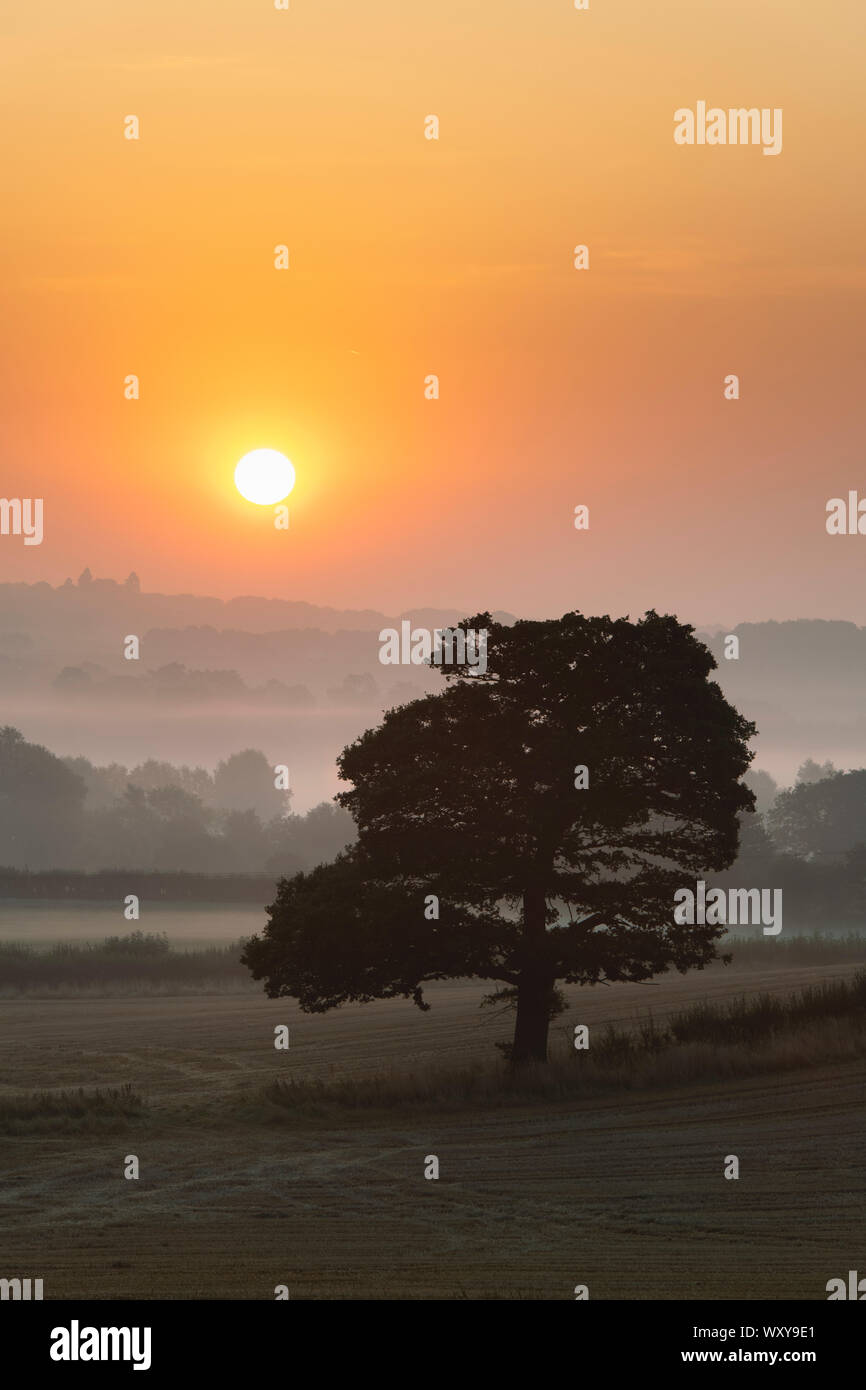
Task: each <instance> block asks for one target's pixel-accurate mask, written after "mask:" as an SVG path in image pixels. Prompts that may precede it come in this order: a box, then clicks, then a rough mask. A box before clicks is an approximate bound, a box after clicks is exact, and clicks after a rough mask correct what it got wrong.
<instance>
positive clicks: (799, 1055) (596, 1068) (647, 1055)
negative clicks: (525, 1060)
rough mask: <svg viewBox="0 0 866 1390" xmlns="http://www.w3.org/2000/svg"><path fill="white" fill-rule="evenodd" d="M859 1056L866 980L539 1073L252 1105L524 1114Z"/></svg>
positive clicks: (348, 1085)
mask: <svg viewBox="0 0 866 1390" xmlns="http://www.w3.org/2000/svg"><path fill="white" fill-rule="evenodd" d="M864 1055H866V971H860V972H859V973H858V974H857V975H856V976H855V977H854V979H853V980H852V981H850V982H846V981H833V982H829V983H825V984H821V985H813V986H808V987H807V988H805V989H802V990H800V991H798V993H796V994H794V995H791V996H790V997H789V998H787V999H776V998H774V997H772V996H770V995H767V994H761V995H758V996H757V998H751V999H745V998H743V999H735V1000H731V1001H728V1002H726V1003H723V1004H718V1005H714V1004H709V1003H707V1002H702V1003H699V1004H695V1005H693V1006H692V1007H691V1008H689V1009H685V1010H683V1011H682V1012H681V1013H678V1014H674V1015H672V1016H671V1018H670V1020H669V1022H668V1023H667V1024H666V1025H658V1024H656V1023H655V1022H654V1020H653V1019H652V1016H651V1015H650V1016H647V1017H646V1018H644V1019H641V1020H639V1021H638V1024H637V1027H636V1028H635V1029H634V1030H625V1029H620V1028H617V1027H615V1026H614V1025H612V1024H608V1025H607V1027H606V1028H604V1029H603V1030H601V1031H600V1033H599V1036H598V1037H597V1038H593V1037H592V1035H591V1036H590V1046H589V1048H588V1049H586V1050H582V1051H575V1050H572V1051H571V1052H570V1053H565V1054H563V1053H559V1054H558V1055H554V1056H553V1057H552V1059H551V1061H549V1062H548V1063H547V1065H546V1066H534V1067H525V1068H520V1069H516V1070H512V1069H511V1068H507V1067H503V1066H502V1065H498V1066H497V1065H493V1064H486V1065H481V1066H473V1067H461V1068H450V1069H445V1068H443V1069H440V1070H435V1069H429V1068H425V1070H424V1071H423V1072H419V1073H414V1072H398V1071H396V1070H393V1071H389V1072H386V1073H383V1074H382V1075H381V1076H378V1077H371V1078H367V1079H363V1080H345V1081H296V1080H277V1081H273V1082H271V1083H270V1084H269V1085H267V1086H264V1087H262V1088H261V1089H260V1090H259V1092H258V1093H257V1095H256V1096H255V1098H254V1099H253V1101H252V1102H251V1104H252V1107H253V1111H254V1112H255V1115H256V1117H257V1118H259V1119H262V1120H264V1121H266V1122H276V1123H278V1122H285V1121H287V1120H288V1121H293V1120H300V1121H304V1120H327V1119H329V1118H335V1119H336V1118H340V1119H344V1118H345V1117H346V1114H347V1113H351V1112H356V1113H360V1114H367V1115H369V1114H371V1113H374V1112H379V1113H381V1114H386V1113H387V1112H389V1111H395V1110H399V1111H400V1112H401V1113H403V1114H412V1113H419V1112H425V1111H429V1110H437V1111H439V1110H464V1109H469V1108H472V1109H475V1108H478V1107H481V1106H484V1105H485V1104H487V1105H491V1106H493V1105H496V1106H502V1105H506V1106H507V1105H525V1104H527V1103H534V1102H539V1101H545V1102H550V1101H559V1100H566V1099H569V1098H573V1097H580V1096H584V1095H585V1096H591V1095H595V1094H598V1093H603V1092H610V1091H617V1090H643V1089H653V1088H658V1087H663V1086H676V1085H684V1084H694V1083H696V1082H714V1081H720V1080H728V1079H731V1078H735V1077H743V1076H750V1075H755V1074H757V1073H760V1072H766V1071H784V1070H788V1069H790V1068H792V1067H802V1066H809V1065H814V1063H815V1062H817V1061H822V1062H823V1061H827V1060H829V1059H836V1060H838V1059H843V1058H844V1059H853V1058H857V1057H860V1056H864Z"/></svg>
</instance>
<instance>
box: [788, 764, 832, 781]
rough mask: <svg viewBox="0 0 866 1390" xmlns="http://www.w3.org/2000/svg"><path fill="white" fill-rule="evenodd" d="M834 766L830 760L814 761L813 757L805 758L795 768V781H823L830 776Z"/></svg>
mask: <svg viewBox="0 0 866 1390" xmlns="http://www.w3.org/2000/svg"><path fill="white" fill-rule="evenodd" d="M835 772H836V768H835V767H834V766H833V764H832V763H831V762H826V763H816V762H815V760H814V758H807V759H806V761H805V762H804V763H801V764H800V767H799V768H798V769H797V782H798V784H799V783H802V782H806V783H808V782H823V780H824V779H825V778H826V777H832V776H833V775H834V773H835Z"/></svg>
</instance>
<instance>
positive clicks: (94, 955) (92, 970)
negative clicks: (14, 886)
mask: <svg viewBox="0 0 866 1390" xmlns="http://www.w3.org/2000/svg"><path fill="white" fill-rule="evenodd" d="M242 949H243V942H232V943H231V944H229V945H227V946H206V947H203V948H202V949H201V950H194V951H176V950H173V949H172V947H171V945H170V943H169V941H168V938H167V937H166V936H165V935H164V934H162V935H160V934H158V933H154V934H146V933H144V932H140V931H136V932H132V933H130V934H129V935H128V936H109V937H106V938H105V939H104V940H103V941H101V942H99V943H95V944H80V943H75V944H67V943H62V942H61V943H57V944H54V945H52V946H49V947H48V948H47V949H44V950H39V949H38V948H37V947H34V946H30V945H23V944H22V943H20V942H5V943H3V942H0V997H5V998H14V997H15V996H17V995H21V994H29V995H36V996H40V995H41V996H43V997H45V996H47V997H52V996H53V997H58V998H59V997H63V996H69V995H72V996H73V997H74V996H77V995H84V996H86V995H88V994H91V995H101V996H105V995H111V996H114V995H140V994H161V993H175V994H177V993H202V992H211V991H213V990H219V991H222V990H225V991H230V992H232V993H234V992H236V991H239V990H241V991H242V990H244V989H245V987H250V988H252V982H251V980H250V975H249V972H248V971H247V970H246V968H245V967H244V966H242V965H241V964H240V954H241V951H242Z"/></svg>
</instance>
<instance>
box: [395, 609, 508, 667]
mask: <svg viewBox="0 0 866 1390" xmlns="http://www.w3.org/2000/svg"><path fill="white" fill-rule="evenodd" d="M379 642H380V644H381V645H380V647H379V660H380V661H381V663H382V665H383V666H426V665H429V664H430V662H431V661H435V663H436V664H437V666H474V667H476V669H477V670H478V673H479V675H482V676H483V675H484V673H485V671H486V670H487V631H486V629H482V630H481V631H480V632H476V631H475V629H474V628H466V629H464V628H462V627H435V628H433V629H432V630H431V629H430V628H427V627H416V628H413V627H412V624H411V623H410V622H409V621H408V619H405V618H404V619H403V621H402V622H401V624H400V631H399V632H398V631H397V629H396V628H395V627H383V628H382V631H381V632H380V633H379Z"/></svg>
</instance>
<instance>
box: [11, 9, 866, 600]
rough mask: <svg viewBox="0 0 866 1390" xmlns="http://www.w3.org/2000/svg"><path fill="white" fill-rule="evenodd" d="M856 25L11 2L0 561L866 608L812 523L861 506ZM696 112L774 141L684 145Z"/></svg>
mask: <svg viewBox="0 0 866 1390" xmlns="http://www.w3.org/2000/svg"><path fill="white" fill-rule="evenodd" d="M9 8H10V7H8V6H7V11H8V9H9ZM864 40H866V19H864V8H863V5H862V3H860V0H857V2H856V3H855V0H830V2H829V3H822V4H820V5H818V4H815V3H813V0H809V3H807V0H750V2H749V3H746V0H734V2H733V3H732V0H700V3H697V2H696V0H666V3H665V4H663V5H662V4H653V3H649V0H642V3H638V0H619V2H618V3H614V0H590V10H589V11H588V12H586V13H581V12H576V11H575V10H574V8H573V6H572V4H571V3H570V0H472V3H470V2H469V0H435V3H431V4H425V3H420V0H419V3H409V2H408V0H364V3H363V4H358V3H356V2H355V0H291V8H290V11H289V12H288V13H282V12H278V11H275V10H274V9H273V8H272V5H271V4H270V0H221V2H220V3H213V2H211V0H184V3H183V4H180V5H179V4H178V3H177V0H148V3H147V4H146V5H136V6H126V5H118V4H117V3H116V0H101V2H100V3H97V2H96V0H82V3H80V4H77V5H75V6H71V5H69V4H67V3H61V2H60V0H49V2H48V3H44V2H43V3H40V4H39V5H28V6H24V5H18V6H15V7H14V12H13V13H12V14H9V13H8V12H4V13H3V14H2V15H0V122H2V127H3V148H4V155H3V166H4V177H3V188H4V214H3V218H2V229H0V252H2V268H0V314H2V323H3V331H2V344H0V446H2V474H0V495H4V496H7V497H15V496H20V497H33V496H41V497H43V498H44V501H45V540H44V542H43V544H42V545H41V546H38V547H27V548H25V547H24V546H23V545H22V544H21V542H20V539H19V538H17V537H0V573H2V577H3V578H4V579H8V578H15V579H29V580H37V579H47V580H49V581H50V582H52V583H59V582H62V580H63V579H64V578H65V577H66V576H67V574H71V575H73V576H75V575H77V574H78V573H79V571H80V570H81V569H82V568H83V567H84V566H85V565H89V566H90V567H91V569H92V570H93V571H94V573H96V574H103V575H112V576H114V577H117V578H123V577H124V576H125V575H126V573H127V572H128V571H129V570H130V569H135V570H137V571H138V572H139V574H140V575H141V577H142V582H143V586H144V587H145V588H148V589H163V590H178V589H183V590H195V591H197V592H208V593H215V594H220V595H223V596H229V595H231V594H235V593H239V592H240V593H260V594H267V595H274V596H280V597H289V598H303V599H307V600H309V601H311V602H314V603H329V604H336V605H339V606H354V607H361V606H366V605H372V606H376V607H381V608H384V609H386V610H388V611H396V610H398V609H401V608H404V607H407V606H410V605H414V604H421V603H426V604H431V603H442V604H446V603H453V604H455V605H457V606H459V607H464V606H465V607H466V608H467V609H471V610H472V611H476V610H477V609H479V608H482V607H487V606H489V607H493V608H507V609H510V610H512V611H515V612H519V613H526V614H536V613H537V614H553V613H560V612H562V611H563V610H564V609H566V608H573V607H580V608H583V609H585V610H586V611H613V612H632V613H636V612H638V611H640V610H641V609H643V608H645V607H648V606H651V605H652V606H656V607H658V608H660V609H663V610H666V611H671V610H673V611H677V612H680V613H682V615H683V616H685V617H689V618H692V619H694V620H697V621H705V622H712V621H714V620H718V621H725V622H734V621H737V620H740V619H747V618H762V617H777V618H784V617H793V616H825V617H848V618H853V619H855V620H857V621H859V622H866V597H864V586H863V583H862V576H863V571H864V563H866V537H856V538H855V537H845V538H842V537H833V538H831V537H828V536H827V535H826V532H825V529H824V508H825V503H826V501H827V499H828V498H830V497H833V496H844V495H846V493H847V490H848V489H849V488H859V489H860V491H861V493H862V495H864V496H866V466H864V449H863V428H862V426H863V399H864V394H866V393H864V386H863V377H864V370H863V369H864V361H863V358H864V347H863V344H864V335H863V328H862V324H863V291H864V283H866V273H864V269H863V246H864V243H866V227H864V203H866V193H864V181H863V178H862V149H863V140H864V126H866V119H864V107H866V95H864V89H863V82H862V57H863V52H864ZM698 100H706V101H707V102H708V103H709V104H711V105H712V104H717V105H719V106H721V107H729V106H757V107H781V108H782V109H783V112H784V125H783V129H784V145H783V151H782V153H781V154H780V155H779V156H778V157H776V158H767V157H764V156H763V155H762V153H761V150H760V149H759V148H751V147H747V148H730V147H728V148H706V147H705V148H697V147H693V148H683V147H678V146H676V145H675V144H674V141H673V113H674V111H675V109H677V108H678V107H684V106H690V107H694V106H695V104H696V102H697V101H698ZM130 113H132V114H136V115H138V116H139V118H140V121H141V138H140V140H139V141H137V142H135V141H127V140H125V139H124V138H123V119H124V117H125V116H126V115H128V114H130ZM430 113H435V114H437V115H438V117H439V119H440V122H441V131H440V139H439V140H438V141H427V140H425V139H424V138H423V127H424V118H425V116H427V115H428V114H430ZM282 242H285V243H286V244H288V246H289V248H290V256H291V268H290V270H288V271H286V272H278V271H275V270H274V269H273V248H274V246H275V245H276V244H277V243H282ZM578 242H582V243H586V244H587V245H588V246H589V248H590V257H591V268H590V270H589V271H588V272H577V271H575V270H574V269H573V266H572V248H573V247H574V245H575V244H576V243H578ZM132 372H134V373H137V374H138V375H139V376H140V379H141V393H142V394H141V399H140V400H139V401H137V402H128V401H125V400H124V398H123V381H124V378H125V376H126V375H127V374H128V373H132ZM730 372H736V373H738V374H739V376H740V379H741V393H742V394H741V399H740V400H739V401H737V402H729V401H725V400H724V398H723V379H724V377H725V375H726V374H727V373H730ZM428 373H437V374H438V375H439V377H440V381H441V399H440V400H438V401H435V402H431V401H426V400H425V399H424V395H423V383H424V378H425V376H427V374H428ZM260 446H269V447H273V448H277V449H281V450H283V451H284V452H285V453H287V454H288V455H289V456H290V457H291V458H292V460H293V462H294V464H295V467H296V469H297V473H298V483H297V487H296V489H295V492H294V494H293V495H292V498H291V499H290V515H291V524H290V530H289V532H288V533H285V532H277V531H275V530H274V529H273V526H272V522H271V513H270V512H269V511H268V509H259V508H256V507H254V506H251V505H250V504H248V503H245V502H243V501H242V500H241V499H240V498H239V497H238V496H237V494H236V493H235V492H234V489H233V485H232V471H233V467H234V464H235V462H236V461H237V459H238V458H239V457H240V455H241V454H243V453H245V452H246V451H247V450H249V449H252V448H256V447H260ZM577 503H586V504H588V505H589V507H590V530H589V532H587V533H579V532H576V531H575V530H574V528H573V524H572V516H573V510H574V506H575V505H576V504H577Z"/></svg>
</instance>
